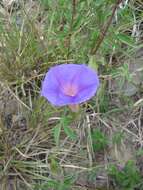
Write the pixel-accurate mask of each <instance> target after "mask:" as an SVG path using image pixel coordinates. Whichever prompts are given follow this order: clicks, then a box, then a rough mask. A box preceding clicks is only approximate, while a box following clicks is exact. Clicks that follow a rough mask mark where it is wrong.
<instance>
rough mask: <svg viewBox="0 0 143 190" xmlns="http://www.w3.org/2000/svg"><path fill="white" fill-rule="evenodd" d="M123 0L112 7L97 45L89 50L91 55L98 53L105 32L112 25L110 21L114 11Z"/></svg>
mask: <svg viewBox="0 0 143 190" xmlns="http://www.w3.org/2000/svg"><path fill="white" fill-rule="evenodd" d="M122 1H123V0H117V2H116V4H115V5H114V7H113V10H112V14H111V16H110V17H109V19H108V21H107V24H106V25H105V26H103V29H102V31H101V33H100V36H99V38H98V40H97V44H96V45H95V47H94V48H93V49H92V50H91V54H96V52H97V51H98V49H99V47H100V45H101V44H102V42H103V40H104V38H105V36H106V34H107V31H108V29H109V27H110V25H111V23H112V19H113V17H114V15H115V13H116V10H117V8H118V5H119V4H120V3H121V2H122Z"/></svg>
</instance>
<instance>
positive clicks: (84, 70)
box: [41, 64, 99, 106]
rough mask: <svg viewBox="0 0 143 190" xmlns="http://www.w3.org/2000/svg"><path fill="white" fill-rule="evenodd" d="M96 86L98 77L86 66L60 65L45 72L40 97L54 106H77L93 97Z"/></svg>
mask: <svg viewBox="0 0 143 190" xmlns="http://www.w3.org/2000/svg"><path fill="white" fill-rule="evenodd" d="M98 86H99V79H98V76H97V74H96V72H95V71H93V70H92V69H90V68H89V67H88V66H86V65H83V64H82V65H78V64H61V65H57V66H54V67H52V68H51V69H50V70H49V71H48V72H47V74H46V76H45V79H44V81H43V83H42V90H41V95H42V96H44V97H45V98H46V99H47V100H48V101H49V102H50V103H51V104H53V105H55V106H65V105H77V104H80V103H82V102H85V101H87V100H89V99H90V98H91V97H92V96H94V95H95V93H96V90H97V88H98Z"/></svg>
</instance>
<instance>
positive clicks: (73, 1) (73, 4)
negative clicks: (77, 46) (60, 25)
mask: <svg viewBox="0 0 143 190" xmlns="http://www.w3.org/2000/svg"><path fill="white" fill-rule="evenodd" d="M75 15H76V0H72V18H71V24H70V29H69V36H68V39H67V44H68V53H67V59H68V57H69V54H70V46H71V36H72V29H73V24H74V19H75Z"/></svg>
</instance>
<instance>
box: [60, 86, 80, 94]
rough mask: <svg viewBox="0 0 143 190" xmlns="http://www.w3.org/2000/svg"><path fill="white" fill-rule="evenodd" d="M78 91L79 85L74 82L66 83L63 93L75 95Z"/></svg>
mask: <svg viewBox="0 0 143 190" xmlns="http://www.w3.org/2000/svg"><path fill="white" fill-rule="evenodd" d="M77 92H78V89H77V86H75V85H73V84H66V85H65V86H64V87H63V93H64V94H65V95H67V96H75V95H76V94H77Z"/></svg>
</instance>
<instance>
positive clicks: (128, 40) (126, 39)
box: [117, 34, 135, 47]
mask: <svg viewBox="0 0 143 190" xmlns="http://www.w3.org/2000/svg"><path fill="white" fill-rule="evenodd" d="M117 38H118V40H120V41H121V42H123V43H124V44H127V45H129V46H131V47H135V45H134V40H133V39H132V37H130V36H128V35H126V34H117Z"/></svg>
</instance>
